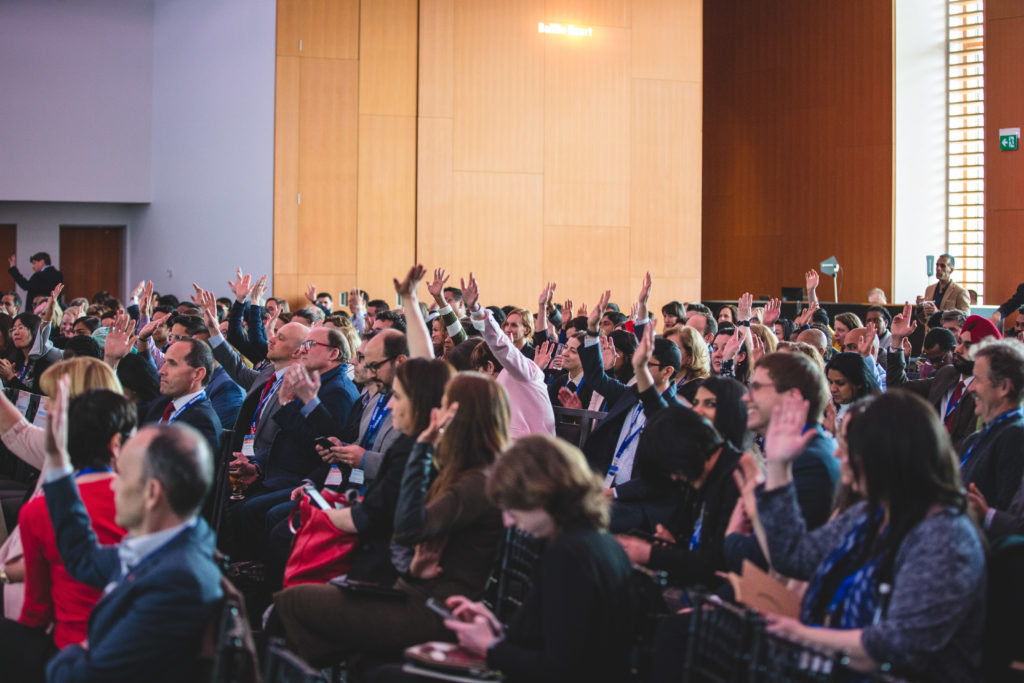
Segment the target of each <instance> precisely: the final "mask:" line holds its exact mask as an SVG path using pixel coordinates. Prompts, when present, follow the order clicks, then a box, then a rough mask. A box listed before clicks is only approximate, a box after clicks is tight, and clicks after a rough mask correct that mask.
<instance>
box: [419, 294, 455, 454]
mask: <svg viewBox="0 0 1024 683" xmlns="http://www.w3.org/2000/svg"><path fill="white" fill-rule="evenodd" d="M463 291H465V290H463ZM463 296H465V294H463ZM458 411H459V404H458V402H454V403H451V404H449V405H448V408H447V410H441V409H440V408H433V409H431V411H430V424H429V425H427V428H426V429H424V430H423V431H422V432H421V433H420V436H419V438H418V439H416V441H418V442H419V443H429V444H432V445H433V446H435V447H436V446H437V444H438V443H440V441H441V435H442V434H444V430H445V427H447V426H448V425H450V424H451V423H452V420H454V419H455V414H456V413H457V412H458Z"/></svg>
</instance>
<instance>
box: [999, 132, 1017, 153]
mask: <svg viewBox="0 0 1024 683" xmlns="http://www.w3.org/2000/svg"><path fill="white" fill-rule="evenodd" d="M1019 147H1020V128H1000V129H999V151H1001V152H1015V151H1017V149H1018V148H1019Z"/></svg>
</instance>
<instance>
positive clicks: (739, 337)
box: [722, 325, 750, 361]
mask: <svg viewBox="0 0 1024 683" xmlns="http://www.w3.org/2000/svg"><path fill="white" fill-rule="evenodd" d="M749 332H750V328H749V327H746V326H745V325H740V326H739V327H737V328H736V331H735V332H733V333H732V336H731V337H729V341H728V342H726V344H725V348H724V349H722V360H723V361H727V360H732V359H733V358H735V357H736V356H737V355H739V352H740V349H741V348H743V342H744V340H746V338H747V334H748V333H749Z"/></svg>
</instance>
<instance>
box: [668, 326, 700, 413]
mask: <svg viewBox="0 0 1024 683" xmlns="http://www.w3.org/2000/svg"><path fill="white" fill-rule="evenodd" d="M663 336H664V337H665V338H666V339H668V340H669V341H671V342H672V343H673V344H675V345H676V346H678V347H679V352H680V354H681V355H682V357H683V364H682V367H680V368H679V372H677V373H676V376H675V378H674V379H675V382H676V392H677V393H678V395H679V396H681V397H683V398H685V399H686V400H687V401H688V402H689V403H690V404H692V403H693V400H694V396H696V394H697V388H698V387H699V386H700V384H701V382H703V381H704V380H705V379H707V378H708V377H710V376H711V354H710V353H709V352H708V345H707V342H705V341H704V338H703V337H702V336H701V334H700V332H698V331H697V328H695V327H687V326H686V325H676V326H675V327H670V328H669V329H667V330H665V334H664V335H663Z"/></svg>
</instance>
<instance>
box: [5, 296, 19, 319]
mask: <svg viewBox="0 0 1024 683" xmlns="http://www.w3.org/2000/svg"><path fill="white" fill-rule="evenodd" d="M0 313H3V314H4V315H6V316H8V317H10V318H16V317H17V316H18V314H19V313H21V297H20V296H18V293H17V292H4V293H3V296H2V297H0Z"/></svg>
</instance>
